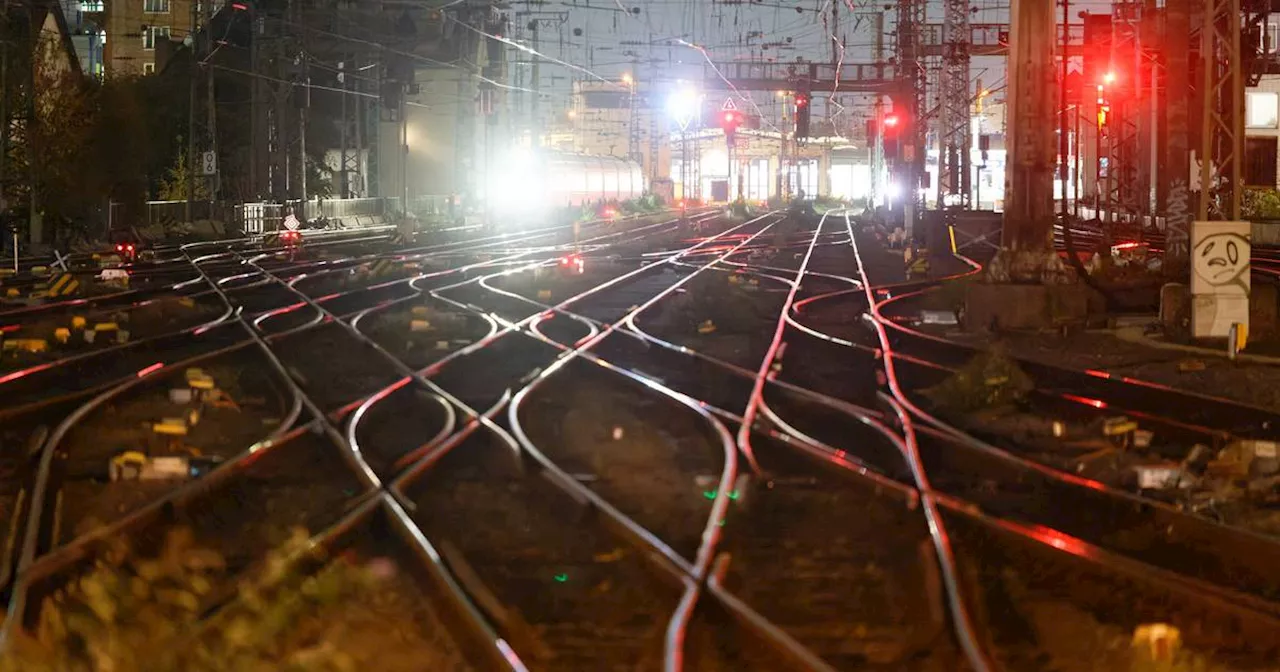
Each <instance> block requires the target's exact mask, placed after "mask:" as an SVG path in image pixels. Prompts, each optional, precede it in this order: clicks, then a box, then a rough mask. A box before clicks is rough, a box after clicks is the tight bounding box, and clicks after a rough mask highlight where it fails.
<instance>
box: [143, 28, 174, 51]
mask: <svg viewBox="0 0 1280 672" xmlns="http://www.w3.org/2000/svg"><path fill="white" fill-rule="evenodd" d="M167 39H169V26H148V27H146V28H144V29H143V30H142V48H143V49H146V50H148V51H150V50H152V49H155V48H156V43H157V42H162V41H164V40H167Z"/></svg>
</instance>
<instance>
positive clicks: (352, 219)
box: [146, 195, 458, 234]
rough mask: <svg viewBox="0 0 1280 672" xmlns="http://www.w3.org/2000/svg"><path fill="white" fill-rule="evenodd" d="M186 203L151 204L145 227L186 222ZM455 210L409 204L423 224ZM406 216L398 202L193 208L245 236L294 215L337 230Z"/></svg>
mask: <svg viewBox="0 0 1280 672" xmlns="http://www.w3.org/2000/svg"><path fill="white" fill-rule="evenodd" d="M186 208H187V202H186V201H148V202H147V204H146V223H147V224H148V225H156V224H159V225H169V224H177V223H180V222H185V221H187V210H186ZM455 210H456V207H455V206H454V204H453V201H451V197H449V196H438V195H429V196H416V197H414V198H412V199H410V201H409V212H410V213H411V214H413V215H414V216H416V217H418V218H419V219H422V220H435V219H440V218H446V217H452V216H454V215H455V214H458V213H456V212H455ZM401 212H403V209H402V208H401V204H400V199H399V198H330V199H319V200H310V201H307V202H305V203H303V202H301V201H297V200H293V201H285V202H284V203H268V202H263V203H244V204H240V205H233V204H230V203H210V202H208V201H195V202H193V203H192V204H191V216H192V219H194V220H197V221H199V220H205V219H211V220H216V221H220V222H223V223H226V224H232V225H235V226H236V227H238V228H239V229H240V230H242V231H244V232H245V233H250V234H252V233H262V232H264V231H275V230H278V229H280V228H281V224H282V222H283V221H284V218H285V217H286V216H288V215H289V214H290V213H295V214H296V215H297V216H298V219H301V220H304V221H309V222H310V221H315V220H317V219H321V218H323V219H326V220H328V221H329V222H330V223H331V224H333V225H335V226H341V227H346V228H356V227H364V226H377V225H380V224H385V223H388V222H389V221H390V220H391V219H393V218H394V217H395V215H397V214H399V213H401Z"/></svg>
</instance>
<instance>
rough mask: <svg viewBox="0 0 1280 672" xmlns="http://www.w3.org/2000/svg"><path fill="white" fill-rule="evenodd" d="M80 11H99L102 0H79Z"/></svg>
mask: <svg viewBox="0 0 1280 672" xmlns="http://www.w3.org/2000/svg"><path fill="white" fill-rule="evenodd" d="M80 11H82V12H101V11H102V0H80Z"/></svg>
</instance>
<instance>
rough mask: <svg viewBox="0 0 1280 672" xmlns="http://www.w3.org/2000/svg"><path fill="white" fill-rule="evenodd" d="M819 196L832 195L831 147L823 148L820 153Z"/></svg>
mask: <svg viewBox="0 0 1280 672" xmlns="http://www.w3.org/2000/svg"><path fill="white" fill-rule="evenodd" d="M816 195H817V196H830V195H831V147H829V146H826V147H823V148H822V153H821V154H819V155H818V193H817V194H816Z"/></svg>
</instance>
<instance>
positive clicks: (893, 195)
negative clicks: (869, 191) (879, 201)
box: [884, 182, 902, 201]
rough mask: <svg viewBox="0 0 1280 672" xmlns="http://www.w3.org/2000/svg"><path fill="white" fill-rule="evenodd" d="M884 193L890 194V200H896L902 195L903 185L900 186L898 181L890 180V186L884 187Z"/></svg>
mask: <svg viewBox="0 0 1280 672" xmlns="http://www.w3.org/2000/svg"><path fill="white" fill-rule="evenodd" d="M884 195H885V196H888V197H889V200H891V201H896V200H897V199H898V197H899V196H901V195H902V187H900V186H898V183H896V182H890V183H889V184H888V186H886V187H885V188H884Z"/></svg>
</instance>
